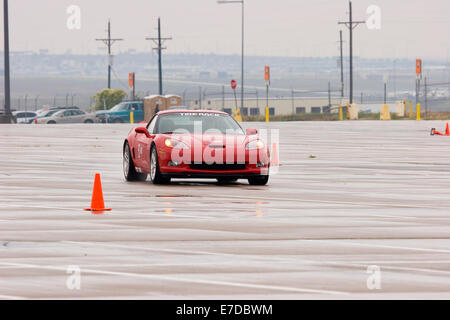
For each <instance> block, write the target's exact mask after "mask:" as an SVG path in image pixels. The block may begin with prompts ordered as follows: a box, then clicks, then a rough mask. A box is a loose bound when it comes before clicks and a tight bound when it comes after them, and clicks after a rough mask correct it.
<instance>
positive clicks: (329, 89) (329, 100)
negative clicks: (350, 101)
mask: <svg viewBox="0 0 450 320" xmlns="http://www.w3.org/2000/svg"><path fill="white" fill-rule="evenodd" d="M330 109H331V83H330V81H328V110H330Z"/></svg>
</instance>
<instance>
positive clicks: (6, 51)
mask: <svg viewBox="0 0 450 320" xmlns="http://www.w3.org/2000/svg"><path fill="white" fill-rule="evenodd" d="M3 17H4V18H3V24H4V27H3V28H4V29H3V30H4V33H5V34H4V44H5V47H4V55H5V57H4V63H5V70H4V73H5V105H4V107H5V114H6V116H7V117H8V118H9V121H11V87H10V77H9V20H8V0H3Z"/></svg>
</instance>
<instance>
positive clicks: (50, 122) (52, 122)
mask: <svg viewBox="0 0 450 320" xmlns="http://www.w3.org/2000/svg"><path fill="white" fill-rule="evenodd" d="M47 124H56V121H53V120H50V121H49V122H47Z"/></svg>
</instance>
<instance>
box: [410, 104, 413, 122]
mask: <svg viewBox="0 0 450 320" xmlns="http://www.w3.org/2000/svg"><path fill="white" fill-rule="evenodd" d="M412 117H413V112H412V101H410V102H409V118H410V119H412Z"/></svg>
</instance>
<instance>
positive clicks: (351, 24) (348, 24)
mask: <svg viewBox="0 0 450 320" xmlns="http://www.w3.org/2000/svg"><path fill="white" fill-rule="evenodd" d="M348 4H349V10H350V11H349V18H350V21H347V22H338V24H344V25H345V26H346V27H347V28H348V30H349V31H350V96H349V100H350V103H353V29H355V28H356V27H357V26H358V25H359V24H361V23H365V21H353V13H352V2H351V1H349V2H348Z"/></svg>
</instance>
